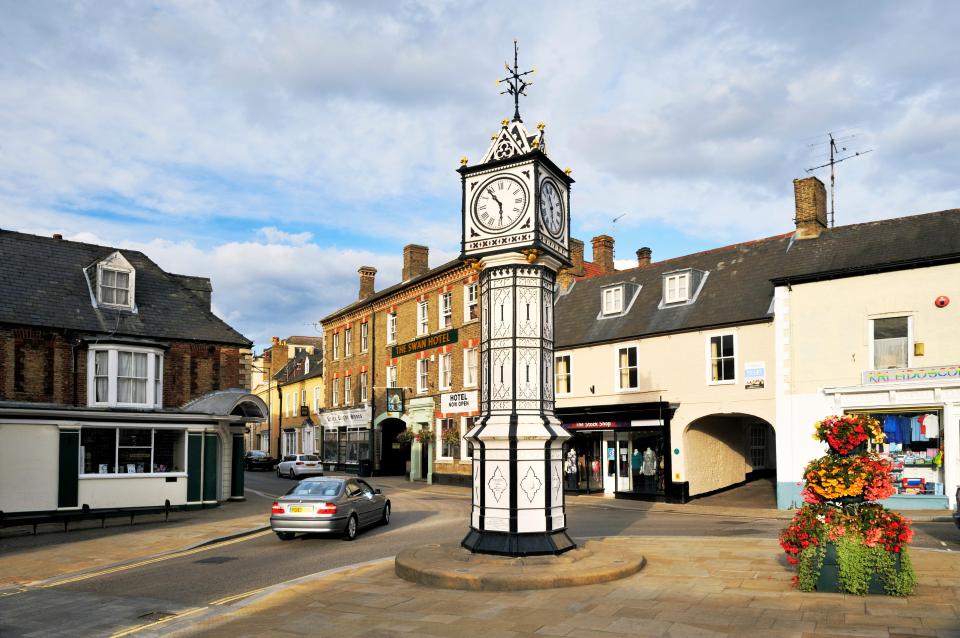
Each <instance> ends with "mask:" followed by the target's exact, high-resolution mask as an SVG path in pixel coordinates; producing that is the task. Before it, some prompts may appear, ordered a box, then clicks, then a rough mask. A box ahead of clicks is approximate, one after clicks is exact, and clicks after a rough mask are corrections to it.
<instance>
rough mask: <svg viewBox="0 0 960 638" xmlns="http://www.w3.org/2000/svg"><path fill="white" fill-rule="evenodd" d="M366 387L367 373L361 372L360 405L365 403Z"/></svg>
mask: <svg viewBox="0 0 960 638" xmlns="http://www.w3.org/2000/svg"><path fill="white" fill-rule="evenodd" d="M367 385H368V382H367V373H366V372H361V373H360V403H366V402H367Z"/></svg>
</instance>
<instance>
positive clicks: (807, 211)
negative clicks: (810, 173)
mask: <svg viewBox="0 0 960 638" xmlns="http://www.w3.org/2000/svg"><path fill="white" fill-rule="evenodd" d="M793 197H794V200H795V201H796V209H797V213H796V217H795V218H794V220H793V221H794V222H795V223H796V225H797V231H796V233H795V235H794V236H795V237H796V238H797V239H816V238H817V237H819V236H820V233H821V232H823V229H825V228H826V227H827V189H826V187H825V186H824V185H823V182H821V181H820V180H819V179H817V178H816V177H806V178H804V179H795V180H793Z"/></svg>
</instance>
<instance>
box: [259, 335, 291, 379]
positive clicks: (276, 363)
mask: <svg viewBox="0 0 960 638" xmlns="http://www.w3.org/2000/svg"><path fill="white" fill-rule="evenodd" d="M263 357H264V363H266V362H267V361H268V359H267V357H269V362H270V365H269V366H267V369H268V370H270V373H269V377H268V379H267V380H268V381H269V379H272V378H273V375H275V374H276V373H278V372H280V370H281V369H283V366H285V365H287V360H288V359H289V358H290V357H289V348H287V341H286V340H285V339H281V338H280V337H274V338H273V339H272V340H271V344H270V348H268V349H267V350H265V351H264V352H263Z"/></svg>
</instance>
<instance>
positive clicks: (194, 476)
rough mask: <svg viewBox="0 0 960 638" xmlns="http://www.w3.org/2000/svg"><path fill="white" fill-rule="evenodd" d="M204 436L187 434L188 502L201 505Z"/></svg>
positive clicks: (195, 433)
mask: <svg viewBox="0 0 960 638" xmlns="http://www.w3.org/2000/svg"><path fill="white" fill-rule="evenodd" d="M202 481H203V434H201V433H200V432H190V433H189V434H187V502H188V503H199V502H200V500H201V496H202V493H203V482H202Z"/></svg>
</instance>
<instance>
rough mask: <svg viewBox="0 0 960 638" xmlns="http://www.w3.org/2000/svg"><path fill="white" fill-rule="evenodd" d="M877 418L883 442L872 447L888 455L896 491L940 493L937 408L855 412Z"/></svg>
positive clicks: (940, 443)
mask: <svg viewBox="0 0 960 638" xmlns="http://www.w3.org/2000/svg"><path fill="white" fill-rule="evenodd" d="M857 414H867V415H869V416H870V417H872V418H874V419H877V420H878V421H880V423H881V424H882V426H883V433H884V435H885V437H886V442H885V443H883V444H880V445H876V446H874V451H876V452H878V453H880V455H881V456H883V457H885V458H888V459H890V461H891V463H892V465H893V479H894V487H895V488H896V493H897V494H898V495H916V494H927V495H935V496H943V494H944V477H943V436H942V434H941V420H942V419H941V414H940V412H939V411H935V410H928V411H897V412H866V411H865V412H857Z"/></svg>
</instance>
